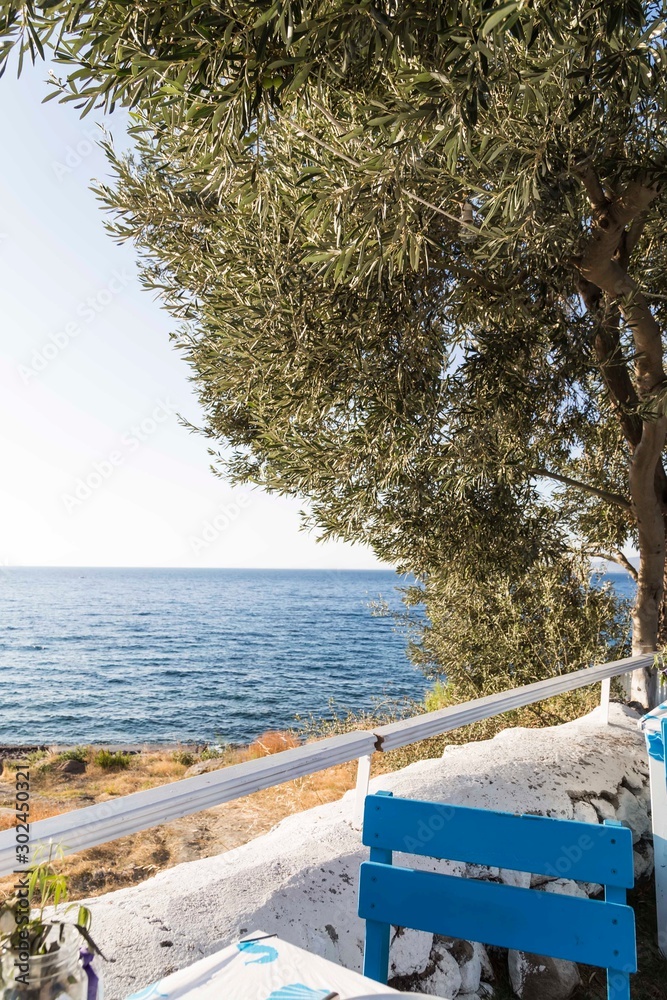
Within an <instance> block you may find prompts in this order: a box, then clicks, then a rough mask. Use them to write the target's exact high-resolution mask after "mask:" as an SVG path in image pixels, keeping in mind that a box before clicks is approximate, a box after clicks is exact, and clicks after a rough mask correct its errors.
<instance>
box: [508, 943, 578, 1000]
mask: <svg viewBox="0 0 667 1000" xmlns="http://www.w3.org/2000/svg"><path fill="white" fill-rule="evenodd" d="M507 965H508V968H509V974H510V982H511V983H512V989H513V990H514V992H515V993H516V995H517V996H518V997H520V998H521V1000H568V998H569V997H571V996H572V994H573V993H574V991H575V989H576V988H577V986H579V984H580V983H581V976H580V975H579V969H578V968H577V965H576V964H575V963H574V962H566V961H564V960H563V959H561V958H549V957H547V956H545V955H531V954H530V953H529V952H525V951H514V950H511V951H509V952H508V953H507Z"/></svg>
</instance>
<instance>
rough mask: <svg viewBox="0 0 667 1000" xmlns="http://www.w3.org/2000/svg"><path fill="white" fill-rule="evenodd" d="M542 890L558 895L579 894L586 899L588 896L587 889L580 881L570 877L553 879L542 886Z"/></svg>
mask: <svg viewBox="0 0 667 1000" xmlns="http://www.w3.org/2000/svg"><path fill="white" fill-rule="evenodd" d="M540 890H541V891H542V892H553V893H555V894H556V895H558V896H579V898H580V899H586V897H587V896H588V893H587V892H586V890H585V889H583V888H582V886H581V885H579V883H578V882H573V881H572V879H569V878H554V879H551V880H550V881H549V882H545V883H544V885H542V886H540Z"/></svg>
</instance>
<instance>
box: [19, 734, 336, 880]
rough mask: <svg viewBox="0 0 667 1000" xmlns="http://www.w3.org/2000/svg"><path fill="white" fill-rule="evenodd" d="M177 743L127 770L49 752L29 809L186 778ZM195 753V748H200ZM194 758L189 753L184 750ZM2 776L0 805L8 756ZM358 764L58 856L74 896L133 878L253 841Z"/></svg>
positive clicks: (325, 797) (257, 751) (262, 749)
mask: <svg viewBox="0 0 667 1000" xmlns="http://www.w3.org/2000/svg"><path fill="white" fill-rule="evenodd" d="M298 745H299V740H298V739H297V737H296V736H295V734H293V733H282V732H275V731H271V732H268V733H265V734H263V735H262V736H260V737H259V738H258V739H257V740H255V741H254V742H253V743H252V744H250V746H248V747H244V748H242V749H240V750H233V751H231V750H230V751H226V752H225V753H224V754H222V755H221V757H220V765H221V766H226V765H229V764H234V763H239V762H241V761H244V760H256V759H258V758H260V757H264V756H267V755H268V754H272V753H277V752H279V751H281V750H286V749H290V748H292V747H295V746H298ZM180 755H181V754H179V752H178V751H176V753H174V752H173V751H164V750H160V749H157V748H156V749H152V750H149V751H147V752H145V753H141V754H134V755H132V757H131V758H130V765H129V767H128V768H127V770H119V771H114V770H109V769H106V768H103V767H100V765H99V764H97V763H95V755H94V753H93V752H92V751H91V752H90V753H89V754H88V763H87V765H86V772H85V773H84V774H63V773H62V772H61V771H59V770H57V767H58V765H59V764H61V763H62V759H61V758H59V757H58V756H50V757H44V758H43V759H42V760H39V761H37V762H33V763H32V764H31V767H30V785H31V789H30V806H31V813H30V817H31V820H32V821H33V822H36V821H37V820H39V819H45V818H46V817H48V816H54V815H56V814H58V813H63V812H69V811H70V810H72V809H79V808H82V807H84V806H88V805H92V804H93V803H97V802H104V801H108V800H109V799H111V798H117V797H118V796H121V795H129V794H130V793H132V792H137V791H142V790H144V789H147V788H154V787H155V786H156V785H163V784H167V783H169V782H171V781H177V780H178V779H179V778H182V777H183V776H184V775H185V773H186V771H187V769H188V765H186V764H184V763H181V762H180V761H179V760H178V759H175V758H178V757H179V756H180ZM194 756H195V759H198V758H197V755H194ZM186 759H188V758H186ZM5 765H6V766H5V771H4V773H3V774H2V776H0V809H2V808H7V809H11V808H12V807H13V805H14V787H13V777H14V775H13V770H12V767H11V765H10V766H7V762H5ZM355 778H356V765H355V764H354V763H350V764H341V765H339V766H337V767H333V768H330V769H329V770H327V771H322V772H320V773H318V774H313V775H309V776H308V777H305V778H299V779H297V780H295V781H290V782H288V783H286V784H284V785H279V786H277V787H275V788H268V789H265V790H264V791H261V792H256V793H255V794H253V795H248V796H246V797H245V798H242V799H237V800H235V801H233V802H228V803H225V804H224V805H221V806H217V807H215V808H214V809H208V810H206V811H205V812H202V813H198V814H196V815H194V816H187V817H185V818H183V819H180V820H174V821H173V822H172V823H167V824H165V825H164V826H161V827H156V828H155V829H152V830H145V831H142V832H141V833H137V834H134V835H133V836H131V837H123V838H122V839H120V840H115V841H113V842H111V843H109V844H102V845H100V846H99V847H93V848H91V849H90V850H87V851H81V852H80V853H78V854H75V855H72V857H69V858H65V859H63V860H62V861H59V862H58V863H57V868H58V870H60V871H63V872H64V873H65V874H66V875H67V876H68V880H69V886H70V898H71V899H81V898H83V897H85V896H95V895H99V894H100V893H103V892H109V891H110V890H112V889H118V888H121V887H123V886H127V885H132V884H134V883H137V882H141V881H143V880H144V879H146V878H148V877H150V876H151V875H154V874H155V873H156V872H158V871H160V870H161V869H163V868H169V867H171V866H173V865H176V864H180V863H181V862H183V861H194V860H196V859H198V858H207V857H211V856H212V855H215V854H219V853H221V852H222V851H227V850H231V849H232V848H234V847H238V846H240V845H241V844H244V843H247V841H249V840H252V838H253V837H257V836H259V835H260V834H262V833H266V832H267V831H268V830H270V829H271V828H272V827H273V826H275V824H276V823H278V822H279V821H280V820H281V819H284V817H285V816H289V815H291V814H292V813H295V812H300V811H302V810H304V809H310V808H311V807H312V806H316V805H321V804H323V803H325V802H332V801H333V800H335V799H338V798H340V797H341V795H343V793H344V792H345V791H347V790H348V789H349V788H352V787H353V786H354V782H355ZM12 825H13V817H12V816H11V815H9V814H7V815H5V816H3V815H0V829H8V828H9V827H11V826H12ZM13 881H14V880H13V879H12V878H7V879H1V880H0V894H2V895H4V894H5V893H7V892H9V891H10V890H11V888H12V885H13Z"/></svg>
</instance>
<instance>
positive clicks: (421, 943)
mask: <svg viewBox="0 0 667 1000" xmlns="http://www.w3.org/2000/svg"><path fill="white" fill-rule="evenodd" d="M432 947H433V935H432V934H426V933H424V931H413V930H412V929H411V928H409V927H398V928H396V933H395V934H394V936H393V938H392V940H391V946H390V948H389V978H390V979H393V978H394V976H414V975H416V974H417V973H420V972H423V971H424V969H425V968H426V966H427V965H428V962H429V958H430V955H431V948H432Z"/></svg>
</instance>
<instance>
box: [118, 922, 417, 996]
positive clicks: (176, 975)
mask: <svg viewBox="0 0 667 1000" xmlns="http://www.w3.org/2000/svg"><path fill="white" fill-rule="evenodd" d="M333 991H335V992H336V993H338V994H339V995H340V998H341V1000H354V998H355V997H362V996H363V997H368V996H374V995H375V996H388V995H389V994H396V996H400V994H399V992H398V991H397V990H391V989H389V987H388V986H383V985H382V984H381V983H377V982H375V980H373V979H366V978H365V977H364V976H362V975H360V974H359V973H358V972H351V971H350V970H349V969H344V968H343V966H341V965H336V964H335V963H334V962H329V961H328V960H327V959H325V958H320V957H319V955H311V953H310V952H307V951H304V950H303V949H302V948H297V947H296V946H295V945H293V944H287V942H286V941H281V940H280V938H278V937H276V936H275V935H268V934H264V933H262V931H255V932H253V933H252V934H249V935H248V937H247V938H245V939H244V940H242V941H239V942H238V943H237V944H233V945H229V947H227V948H223V949H222V950H221V951H218V952H216V953H215V954H214V955H210V956H209V957H208V958H202V959H200V961H198V962H195V963H194V965H190V966H188V968H186V969H179V970H178V972H172V974H171V975H169V976H166V977H165V978H164V979H159V980H158V981H157V982H156V983H152V984H151V985H150V986H147V987H146V988H145V989H143V990H139V991H138V992H137V993H133V994H132V995H131V996H130V997H127V998H126V1000H176V998H179V1000H180V998H181V997H188V998H189V1000H195V998H196V1000H323V998H324V997H326V996H327V995H328V994H329V993H331V992H333Z"/></svg>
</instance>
